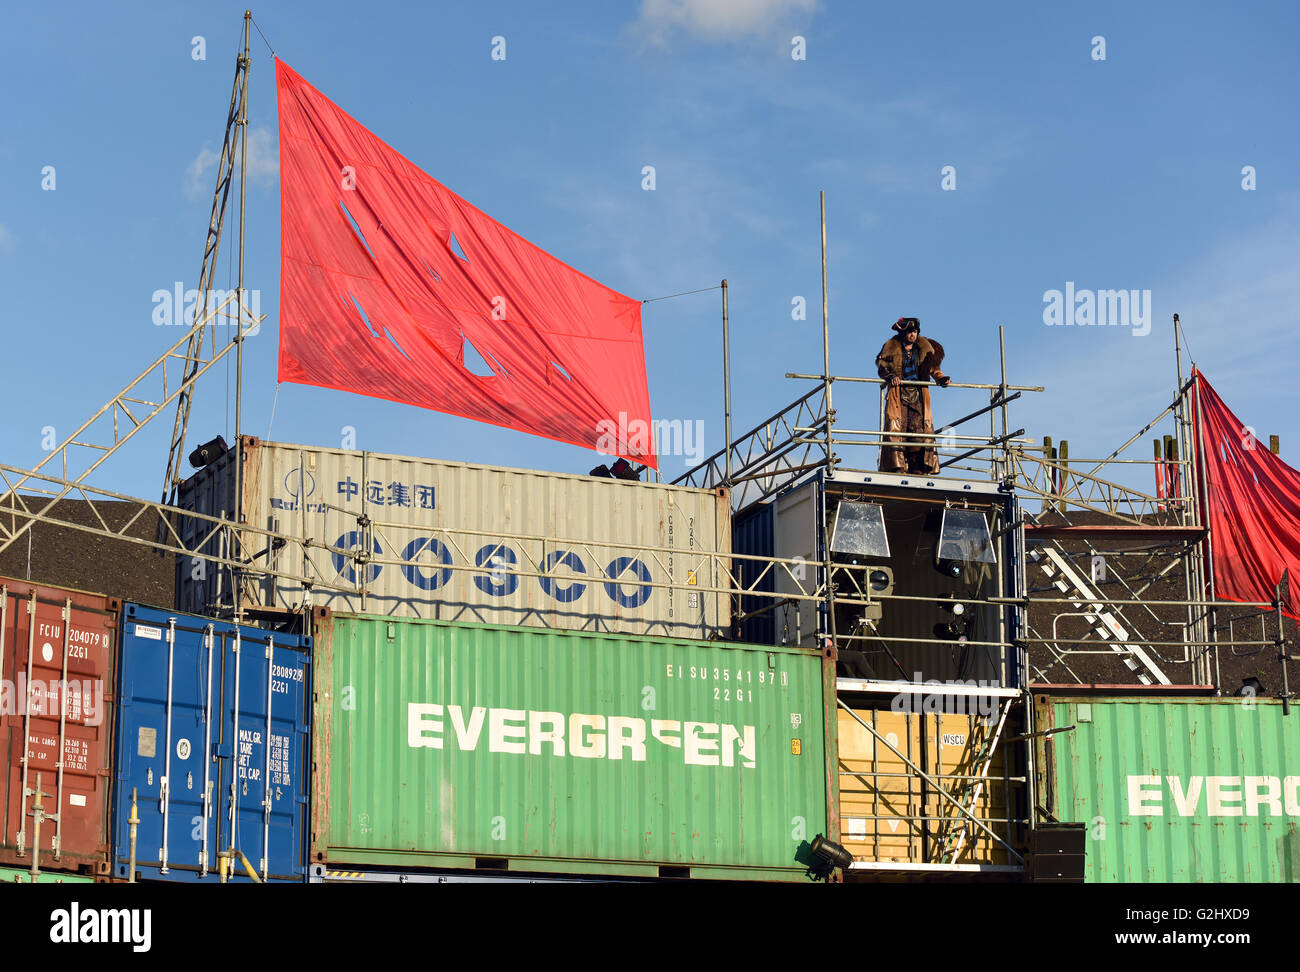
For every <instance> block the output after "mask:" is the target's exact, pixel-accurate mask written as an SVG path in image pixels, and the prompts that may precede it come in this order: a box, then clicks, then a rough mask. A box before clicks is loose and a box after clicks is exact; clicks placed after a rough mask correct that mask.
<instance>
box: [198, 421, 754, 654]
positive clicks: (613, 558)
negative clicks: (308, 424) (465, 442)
mask: <svg viewBox="0 0 1300 972" xmlns="http://www.w3.org/2000/svg"><path fill="white" fill-rule="evenodd" d="M234 455H235V453H234V450H232V451H231V452H230V453H227V454H226V456H224V457H222V459H220V460H218V461H217V462H215V463H213V464H212V465H210V466H207V467H205V468H204V469H201V470H199V471H198V472H197V473H196V474H195V475H194V476H193V477H191V478H190V480H189V481H188V482H186V483H185V485H184V486H183V487H182V490H181V500H180V503H181V505H182V506H183V507H184V508H186V509H192V510H195V511H196V512H200V513H205V514H208V515H211V516H220V515H221V514H222V512H223V511H224V512H225V515H226V516H228V517H229V516H232V509H231V508H232V507H233V505H234V504H233V497H234V483H233V474H234ZM242 491H243V494H244V504H243V516H244V520H245V522H246V523H248V524H250V525H254V526H257V527H261V528H263V529H269V530H273V531H275V532H277V533H280V534H285V535H289V536H293V537H298V538H309V539H311V541H312V545H311V546H308V547H307V548H306V549H305V551H304V549H303V547H302V546H301V545H298V544H293V543H290V544H287V545H285V546H283V547H281V548H280V549H273V550H270V551H268V552H264V553H263V554H262V556H260V557H257V558H256V559H255V560H254V563H253V565H252V566H251V568H250V570H251V572H252V573H251V574H250V575H249V577H248V579H246V580H245V584H244V592H245V595H244V597H245V604H246V605H249V604H255V605H260V606H264V607H277V608H298V607H300V606H302V605H303V604H308V605H311V606H326V607H330V608H332V609H334V610H336V611H348V612H368V613H375V614H390V615H393V616H396V617H414V618H436V619H441V620H447V621H469V622H483V623H494V624H513V625H532V626H540V627H553V628H573V629H581V630H592V631H610V632H618V633H626V634H655V635H667V636H672V637H687V638H706V637H710V636H712V635H716V634H720V633H725V631H726V628H727V627H728V625H729V622H730V605H729V599H728V596H727V595H725V594H717V593H707V592H704V591H701V590H693V589H692V588H721V587H725V586H726V576H725V574H724V573H722V571H721V569H720V568H721V566H722V563H723V562H722V561H720V560H719V559H718V558H716V557H710V556H705V555H706V554H712V553H717V552H722V553H726V552H728V551H730V549H731V519H730V507H729V503H728V498H727V495H726V493H725V491H718V490H701V489H683V488H680V487H676V486H670V485H660V484H656V483H632V482H625V481H621V480H615V479H601V478H596V477H593V476H574V475H563V474H558V473H548V472H536V471H532V470H523V469H504V468H500V467H495V466H481V465H474V464H471V463H459V462H442V461H438V460H432V459H413V458H408V457H404V456H390V455H382V454H379V453H372V452H348V451H344V450H340V449H321V448H317V447H314V446H302V445H286V444H283V443H277V442H262V441H259V440H257V439H255V438H252V437H246V438H245V440H244V471H243V482H242ZM205 529H210V525H209V524H206V523H203V522H201V521H187V522H184V523H182V524H181V530H182V535H183V536H185V537H186V538H187V539H189V538H190V537H193V536H194V535H195V532H196V531H198V532H199V533H201V532H202V531H204V530H205ZM267 546H268V544H267V542H266V539H265V538H263V537H260V536H255V535H251V534H250V535H247V538H246V540H245V548H246V551H247V552H248V553H252V554H256V553H258V552H259V551H264V549H265V548H266V547H267ZM327 547H334V548H337V549H336V550H334V551H331V550H329V549H326V548H327ZM646 548H659V549H646ZM339 550H346V551H349V552H350V553H349V554H343V553H340V552H338V551H339ZM366 550H369V551H370V555H369V562H366V560H364V559H358V558H357V556H356V554H358V553H362V552H364V551H366ZM205 551H206V552H209V553H220V552H221V551H220V550H218V549H217V547H216V545H215V544H209V545H208V546H207V547H205ZM385 561H389V562H388V563H385ZM394 561H405V562H407V563H404V564H399V563H395V562H394ZM268 563H269V565H270V566H271V567H272V568H273V569H275V570H279V571H283V572H286V573H290V574H294V575H298V576H301V577H307V578H311V579H313V581H314V583H313V584H312V586H311V587H310V588H308V587H307V586H306V585H304V584H303V583H301V582H300V581H296V580H290V579H286V578H281V577H275V576H271V575H264V574H263V575H261V576H259V575H258V573H257V570H258V568H259V567H263V566H266V565H267V564H268ZM508 570H519V571H525V572H531V573H532V574H535V575H539V576H526V575H524V574H512V573H507V572H506V571H508ZM177 574H178V576H177V588H176V589H177V607H178V609H180V610H186V611H193V612H198V613H204V612H210V611H216V610H220V609H221V608H223V607H224V608H228V607H229V606H230V605H231V581H230V576H229V572H228V571H225V570H221V569H218V568H217V567H216V566H215V565H208V564H206V563H197V562H194V561H193V560H191V559H190V558H186V559H185V560H183V561H182V562H181V563H179V564H178V565H177ZM670 583H675V584H677V585H679V587H678V588H677V589H674V588H672V587H667V586H658V585H667V584H670ZM338 588H344V589H343V590H339V589H338Z"/></svg>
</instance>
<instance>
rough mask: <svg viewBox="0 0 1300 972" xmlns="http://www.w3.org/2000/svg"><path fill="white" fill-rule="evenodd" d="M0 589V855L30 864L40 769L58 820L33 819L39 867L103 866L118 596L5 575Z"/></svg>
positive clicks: (98, 869)
mask: <svg viewBox="0 0 1300 972" xmlns="http://www.w3.org/2000/svg"><path fill="white" fill-rule="evenodd" d="M0 587H2V588H3V596H2V597H0V694H2V695H3V704H0V741H2V742H3V746H4V756H5V768H6V772H5V774H4V779H3V783H0V786H3V798H4V813H3V822H4V834H3V836H0V862H3V863H7V864H14V865H17V866H21V867H29V866H30V865H31V861H32V845H33V840H34V836H35V835H34V830H33V821H32V811H33V808H34V805H35V797H34V795H31V794H34V793H35V792H36V790H37V782H38V781H37V776H38V775H39V777H40V780H39V782H40V791H41V792H42V793H43V794H44V797H43V799H42V802H43V804H44V806H43V810H44V812H45V813H46V814H50V815H54V816H56V817H57V819H56V820H55V819H51V820H45V821H44V822H43V824H42V825H41V837H40V861H39V864H40V868H41V869H42V870H60V871H84V872H86V873H89V874H102V873H105V872H106V871H107V869H108V829H107V828H108V808H109V799H110V791H111V784H112V776H111V773H110V767H111V765H112V763H111V761H112V752H113V747H112V733H113V719H114V711H115V688H114V687H115V684H116V663H117V619H118V612H119V610H120V603H119V602H118V600H117V599H116V598H110V597H105V596H104V595H102V594H90V593H86V592H84V591H74V590H69V589H66V588H58V587H48V586H45V585H41V584H32V583H30V582H28V581H22V580H14V579H11V578H7V577H0ZM65 618H69V620H66V621H65ZM60 753H62V764H63V765H62V769H60V766H59V763H60ZM24 755H26V756H27V763H26V765H25V766H24V763H23V757H24Z"/></svg>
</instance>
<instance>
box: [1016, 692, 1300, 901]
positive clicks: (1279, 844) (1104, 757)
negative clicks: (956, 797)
mask: <svg viewBox="0 0 1300 972" xmlns="http://www.w3.org/2000/svg"><path fill="white" fill-rule="evenodd" d="M1035 719H1036V721H1037V727H1036V728H1037V729H1039V730H1042V729H1049V728H1054V727H1055V728H1060V727H1065V726H1074V728H1073V729H1072V730H1070V731H1068V732H1060V733H1056V734H1054V735H1052V736H1050V737H1049V741H1046V742H1041V743H1040V744H1039V746H1038V761H1039V773H1038V778H1039V788H1040V802H1042V803H1043V805H1044V806H1045V807H1047V809H1049V810H1051V811H1052V812H1053V813H1055V814H1056V816H1057V817H1058V818H1059V819H1061V820H1062V821H1073V822H1081V823H1084V824H1086V825H1087V828H1088V839H1087V844H1086V849H1087V850H1086V869H1087V870H1086V876H1087V880H1089V881H1095V882H1123V883H1138V882H1198V883H1200V882H1210V883H1212V882H1237V881H1243V882H1277V881H1287V882H1294V881H1296V880H1300V834H1298V833H1297V823H1300V719H1298V718H1297V716H1296V714H1294V713H1293V714H1292V715H1290V716H1289V717H1288V716H1283V715H1282V706H1281V704H1280V703H1278V702H1274V701H1270V700H1259V699H1257V700H1253V702H1252V704H1249V705H1248V704H1245V702H1244V700H1242V699H1178V700H1170V699H1166V698H1141V697H1126V698H1123V699H1113V698H1098V697H1057V696H1049V695H1038V696H1037V697H1036V699H1035Z"/></svg>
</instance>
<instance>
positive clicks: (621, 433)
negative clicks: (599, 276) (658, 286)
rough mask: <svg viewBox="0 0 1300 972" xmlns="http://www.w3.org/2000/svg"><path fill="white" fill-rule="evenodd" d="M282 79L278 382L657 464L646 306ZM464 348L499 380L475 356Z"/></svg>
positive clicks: (279, 71)
mask: <svg viewBox="0 0 1300 972" xmlns="http://www.w3.org/2000/svg"><path fill="white" fill-rule="evenodd" d="M276 86H277V89H278V102H279V110H280V234H281V236H280V247H281V250H280V254H281V256H280V259H281V266H280V288H281V289H280V361H279V378H280V381H288V382H295V383H298V384H304V385H319V386H321V387H324V388H335V389H338V390H340V391H347V392H354V393H356V394H359V395H369V396H372V397H375V398H385V399H389V400H390V401H395V402H405V403H407V404H410V405H418V406H420V407H422V408H429V409H434V410H436V411H439V412H449V413H451V414H453V415H461V416H464V417H465V418H471V419H476V420H478V421H481V422H490V423H492V424H494V425H501V426H505V427H506V428H511V429H518V430H519V431H521V432H530V433H532V434H534V435H541V436H546V437H548V438H551V439H558V440H559V441H561V442H570V443H573V444H574V445H579V446H584V447H586V448H589V449H596V450H599V451H601V452H605V453H608V454H610V455H619V456H623V457H624V458H626V459H628V460H630V461H634V462H641V463H645V464H647V465H649V466H651V467H657V460H656V458H655V455H654V446H653V442H652V436H651V431H650V430H651V425H650V392H649V388H648V387H647V384H646V370H645V352H644V349H643V345H642V340H641V304H640V302H638V301H636V300H633V299H632V298H630V297H625V296H624V295H623V294H620V293H618V292H616V291H613V290H610V289H609V288H608V287H606V286H604V285H602V284H600V283H597V282H596V281H595V280H592V279H591V278H590V277H587V276H584V275H583V274H581V273H579V272H578V271H576V270H574V269H573V268H571V267H569V266H568V265H567V264H565V263H563V262H561V261H560V260H558V259H556V258H555V257H553V256H551V255H550V254H549V253H546V252H545V251H544V250H541V249H539V248H538V247H536V246H534V245H533V244H532V243H529V242H528V241H527V240H525V239H524V238H523V237H521V236H519V235H518V234H516V233H513V232H511V231H510V230H509V229H507V228H506V227H504V226H502V225H501V224H500V223H498V222H496V221H495V220H493V219H491V218H490V217H488V216H487V215H485V214H484V213H482V212H480V211H479V210H477V209H475V208H474V207H473V206H471V205H470V204H469V203H468V202H466V201H465V200H464V199H462V198H460V196H457V195H456V194H455V193H453V192H451V191H450V190H448V189H447V188H446V187H444V186H442V185H441V184H439V183H438V182H436V181H435V180H434V179H432V178H431V177H430V176H429V175H427V174H426V173H424V172H423V171H421V170H420V169H418V168H417V167H416V166H415V165H413V164H412V163H411V162H409V161H408V160H407V159H405V158H404V157H402V156H401V155H399V154H398V153H397V152H395V151H394V150H393V149H392V148H390V147H389V146H388V145H386V144H385V143H384V142H382V141H380V140H379V139H378V138H377V137H376V136H375V135H374V134H372V133H371V132H369V131H367V130H366V129H365V128H363V127H362V126H361V125H359V124H358V123H357V122H356V120H355V119H353V118H352V117H351V116H349V115H347V114H346V113H345V112H343V110H342V109H340V108H339V107H338V106H337V105H335V104H334V103H333V102H331V101H330V100H329V99H328V98H326V97H325V96H324V95H322V94H321V93H320V92H319V91H317V90H316V89H315V88H313V87H312V86H311V85H310V84H308V83H307V82H306V81H304V80H303V79H302V78H301V77H300V76H299V75H298V74H296V73H295V72H294V71H293V69H292V68H290V67H289V66H288V65H287V64H285V63H284V61H281V60H277V61H276ZM467 344H468V345H470V346H472V347H473V348H474V349H475V350H476V351H477V352H478V355H479V357H481V359H482V360H483V361H484V362H486V365H487V369H490V370H491V372H492V374H490V375H480V374H475V373H474V372H473V371H471V370H470V369H469V368H467V367H466V364H465V360H466V345H467ZM480 367H481V366H480Z"/></svg>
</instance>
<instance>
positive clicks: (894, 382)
mask: <svg viewBox="0 0 1300 972" xmlns="http://www.w3.org/2000/svg"><path fill="white" fill-rule="evenodd" d="M901 382H902V379H901V378H899V377H898V375H891V376H890V378H889V387H890V388H897V387H898V386H899V384H900V383H901Z"/></svg>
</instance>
